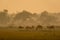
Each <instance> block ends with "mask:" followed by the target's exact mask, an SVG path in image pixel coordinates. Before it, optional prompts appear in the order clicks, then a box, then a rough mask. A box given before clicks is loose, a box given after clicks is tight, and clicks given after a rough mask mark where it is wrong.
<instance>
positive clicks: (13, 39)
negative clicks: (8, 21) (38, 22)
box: [0, 28, 60, 40]
mask: <svg viewBox="0 0 60 40" xmlns="http://www.w3.org/2000/svg"><path fill="white" fill-rule="evenodd" d="M0 40H60V31H58V30H39V31H36V30H33V31H28V30H19V29H13V28H0Z"/></svg>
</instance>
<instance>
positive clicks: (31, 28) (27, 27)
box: [25, 26, 34, 30]
mask: <svg viewBox="0 0 60 40" xmlns="http://www.w3.org/2000/svg"><path fill="white" fill-rule="evenodd" d="M25 29H26V30H33V29H34V26H32V27H29V26H26V27H25Z"/></svg>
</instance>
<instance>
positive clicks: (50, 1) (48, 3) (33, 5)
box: [0, 0, 60, 13]
mask: <svg viewBox="0 0 60 40" xmlns="http://www.w3.org/2000/svg"><path fill="white" fill-rule="evenodd" d="M3 9H8V10H9V12H16V11H17V12H18V11H22V10H27V11H30V12H36V13H40V12H42V11H44V10H47V11H49V12H60V0H0V11H1V10H3Z"/></svg>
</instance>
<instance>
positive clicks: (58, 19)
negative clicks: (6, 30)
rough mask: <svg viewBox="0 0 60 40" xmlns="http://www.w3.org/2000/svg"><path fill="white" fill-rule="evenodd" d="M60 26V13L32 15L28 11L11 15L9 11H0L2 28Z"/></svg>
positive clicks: (46, 12) (0, 25) (44, 12)
mask: <svg viewBox="0 0 60 40" xmlns="http://www.w3.org/2000/svg"><path fill="white" fill-rule="evenodd" d="M37 25H42V26H50V25H54V26H60V13H50V12H48V11H46V10H45V11H43V12H41V13H31V12H28V11H26V10H23V11H22V12H17V13H16V14H15V13H14V14H13V13H12V14H9V13H8V10H7V9H4V10H3V11H0V27H8V26H14V27H15V26H16V27H18V26H37Z"/></svg>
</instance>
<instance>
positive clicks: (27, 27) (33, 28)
mask: <svg viewBox="0 0 60 40" xmlns="http://www.w3.org/2000/svg"><path fill="white" fill-rule="evenodd" d="M18 28H19V29H25V30H42V29H43V28H44V27H43V26H41V25H37V26H36V27H35V26H31V27H30V26H26V27H23V26H19V27H18ZM46 28H47V29H49V30H51V29H54V28H55V26H53V25H51V26H46Z"/></svg>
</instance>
